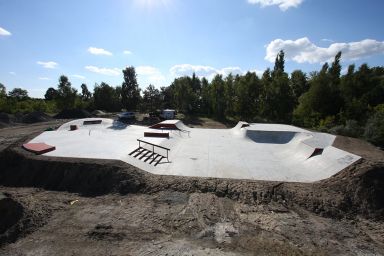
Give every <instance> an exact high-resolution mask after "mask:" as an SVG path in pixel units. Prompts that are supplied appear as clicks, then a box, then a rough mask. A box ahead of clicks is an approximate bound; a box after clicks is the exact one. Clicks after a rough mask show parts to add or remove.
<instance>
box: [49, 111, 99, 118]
mask: <svg viewBox="0 0 384 256" xmlns="http://www.w3.org/2000/svg"><path fill="white" fill-rule="evenodd" d="M87 117H92V114H91V113H89V112H88V111H86V110H84V109H66V110H62V111H61V112H60V113H58V114H57V115H56V116H55V118H58V119H71V118H87Z"/></svg>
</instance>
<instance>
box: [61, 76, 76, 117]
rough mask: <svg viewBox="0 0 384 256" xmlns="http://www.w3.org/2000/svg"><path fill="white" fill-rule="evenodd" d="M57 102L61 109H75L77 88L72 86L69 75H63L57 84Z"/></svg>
mask: <svg viewBox="0 0 384 256" xmlns="http://www.w3.org/2000/svg"><path fill="white" fill-rule="evenodd" d="M57 87H58V88H57V97H56V103H57V107H58V108H59V109H60V110H65V109H73V108H74V107H75V102H76V97H77V90H76V89H74V88H72V86H71V83H70V82H69V80H68V77H66V76H64V75H62V76H60V78H59V84H58V86H57Z"/></svg>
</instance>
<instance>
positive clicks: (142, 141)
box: [137, 139, 171, 162]
mask: <svg viewBox="0 0 384 256" xmlns="http://www.w3.org/2000/svg"><path fill="white" fill-rule="evenodd" d="M137 141H138V142H139V148H140V147H141V145H140V143H145V144H148V145H151V146H152V153H153V154H154V153H155V147H158V148H162V149H165V150H166V152H167V160H168V162H169V159H168V151H170V150H171V149H169V148H166V147H163V146H159V145H156V144H153V143H150V142H147V141H144V140H140V139H137ZM157 154H158V155H160V154H159V153H157Z"/></svg>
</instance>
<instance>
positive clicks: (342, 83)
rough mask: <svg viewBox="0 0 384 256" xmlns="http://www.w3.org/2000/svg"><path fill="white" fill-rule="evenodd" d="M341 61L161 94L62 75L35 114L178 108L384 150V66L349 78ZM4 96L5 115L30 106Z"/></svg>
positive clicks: (181, 86)
mask: <svg viewBox="0 0 384 256" xmlns="http://www.w3.org/2000/svg"><path fill="white" fill-rule="evenodd" d="M340 61H341V52H339V53H338V54H337V55H336V56H335V58H334V60H333V61H332V62H331V63H324V64H323V66H322V68H321V69H320V70H319V71H314V72H310V73H309V74H306V73H304V72H303V71H301V70H294V71H293V72H291V74H288V73H287V72H286V71H285V59H284V52H283V51H280V52H279V54H278V55H277V56H276V60H275V64H274V67H273V69H269V68H268V69H266V70H265V71H264V73H263V74H262V75H261V76H260V77H259V76H257V75H256V73H254V72H247V73H246V74H243V75H232V74H229V75H227V76H226V77H224V76H223V75H220V74H217V75H215V76H214V77H213V79H212V80H211V81H208V80H207V79H206V78H204V77H203V78H199V77H197V76H196V75H195V74H193V75H192V76H183V77H178V78H175V79H174V81H173V82H172V83H171V84H170V85H169V86H166V87H161V88H160V89H157V88H156V87H155V86H154V85H151V84H150V85H148V87H146V88H145V89H144V90H143V91H141V90H140V87H139V85H138V82H137V78H136V72H135V68H134V67H127V68H125V69H124V70H123V71H122V73H123V82H122V84H121V85H119V86H111V85H109V84H107V83H105V82H101V83H100V84H95V86H94V89H93V92H92V93H91V92H90V91H89V90H88V88H87V85H86V84H82V85H81V91H80V92H78V91H77V90H76V89H74V88H73V87H72V85H71V83H70V81H69V79H68V78H67V77H66V76H61V77H60V78H59V83H58V85H57V87H56V88H53V87H50V88H48V90H47V91H46V94H45V100H43V101H41V100H40V101H39V100H36V101H33V102H34V104H35V105H33V109H38V108H41V109H42V110H43V111H60V110H63V109H71V108H84V109H88V110H94V109H100V110H105V111H109V112H116V111H121V109H126V110H136V111H143V112H144V111H147V112H152V111H156V110H157V109H162V108H173V109H176V110H178V111H180V112H183V113H185V114H187V115H199V116H209V117H213V118H215V119H218V120H225V119H233V120H239V119H242V120H246V121H248V122H274V123H285V124H294V125H298V126H302V127H307V128H313V129H318V130H321V131H330V132H333V133H337V134H344V135H348V136H354V137H366V138H367V139H368V140H370V141H372V142H374V143H376V144H377V145H384V67H372V68H370V67H369V66H368V65H367V64H363V65H361V66H360V67H358V68H356V67H355V65H350V66H348V69H347V72H346V74H344V75H341V64H340ZM0 96H1V98H0V100H1V101H0V111H3V112H12V111H17V109H18V108H21V109H22V106H18V107H17V106H16V108H12V107H11V106H13V105H15V104H19V105H20V104H21V103H20V102H26V101H28V100H30V99H29V97H28V93H27V92H26V91H25V90H22V89H20V88H15V89H13V90H12V91H10V92H9V93H8V94H6V91H5V87H4V86H3V85H1V84H0ZM36 102H38V104H37V103H36ZM27 105H28V104H27ZM10 108H12V109H10ZM44 108H45V109H44Z"/></svg>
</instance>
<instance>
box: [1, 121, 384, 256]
mask: <svg viewBox="0 0 384 256" xmlns="http://www.w3.org/2000/svg"><path fill="white" fill-rule="evenodd" d="M59 124H60V122H58V121H50V122H46V123H38V124H33V125H28V126H17V127H9V128H3V129H0V142H1V144H0V255H384V221H383V220H384V153H383V151H380V150H379V149H376V148H375V147H373V146H372V145H370V144H368V143H366V142H363V141H361V140H357V139H352V138H347V137H337V139H336V141H335V143H334V146H336V147H338V148H341V149H343V150H346V151H349V152H351V153H354V154H357V155H360V156H361V157H362V159H361V160H359V162H358V163H356V164H354V165H352V166H350V167H349V168H347V169H345V170H343V171H341V172H340V173H338V174H336V175H334V176H332V177H330V178H329V179H326V180H322V181H319V182H315V183H288V182H269V181H252V180H231V179H217V178H196V177H179V176H160V175H153V174H150V173H147V172H144V171H142V170H140V169H137V168H136V167H133V166H131V165H129V164H127V163H123V162H120V161H112V160H95V159H73V158H57V157H44V156H36V155H33V154H31V153H29V152H26V151H24V150H22V149H21V145H22V144H23V143H24V142H26V141H28V140H30V139H31V138H33V137H35V136H36V135H37V134H39V133H41V132H42V131H44V129H46V128H48V127H55V126H57V125H59Z"/></svg>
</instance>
